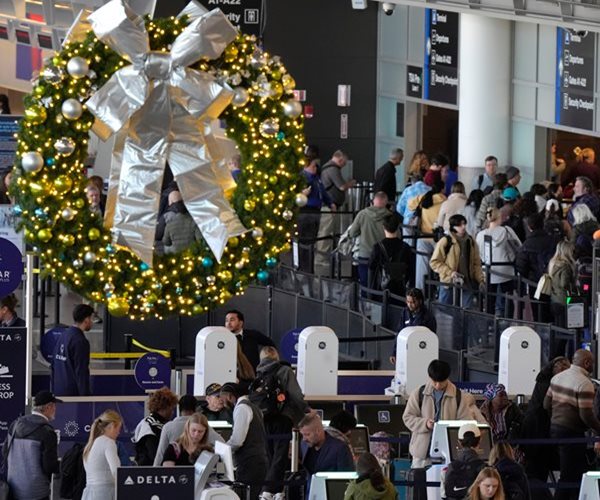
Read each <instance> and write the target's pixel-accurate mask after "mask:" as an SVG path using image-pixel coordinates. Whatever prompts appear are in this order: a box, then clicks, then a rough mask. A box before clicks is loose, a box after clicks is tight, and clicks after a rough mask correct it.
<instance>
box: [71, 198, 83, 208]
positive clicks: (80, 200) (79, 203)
mask: <svg viewBox="0 0 600 500" xmlns="http://www.w3.org/2000/svg"><path fill="white" fill-rule="evenodd" d="M73 204H74V205H75V206H76V207H77V208H83V207H85V200H84V199H83V198H77V199H76V200H75V201H74V202H73Z"/></svg>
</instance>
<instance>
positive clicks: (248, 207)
mask: <svg viewBox="0 0 600 500" xmlns="http://www.w3.org/2000/svg"><path fill="white" fill-rule="evenodd" d="M255 208H256V202H255V201H254V200H244V210H245V211H246V212H252V211H253V210H254V209H255Z"/></svg>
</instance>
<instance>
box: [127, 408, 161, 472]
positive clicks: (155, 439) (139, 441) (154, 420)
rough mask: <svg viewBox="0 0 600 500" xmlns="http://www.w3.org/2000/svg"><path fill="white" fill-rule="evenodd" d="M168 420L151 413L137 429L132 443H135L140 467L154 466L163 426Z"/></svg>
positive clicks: (136, 458) (136, 456) (137, 461)
mask: <svg viewBox="0 0 600 500" xmlns="http://www.w3.org/2000/svg"><path fill="white" fill-rule="evenodd" d="M166 423H167V420H166V419H164V418H162V417H161V416H160V415H159V414H158V413H151V414H150V415H148V416H147V417H146V418H144V419H143V420H142V421H141V422H140V423H139V424H137V426H136V428H135V432H134V434H133V438H131V441H133V442H134V443H135V461H136V463H137V464H138V465H153V464H154V458H155V457H156V452H157V450H158V443H159V441H160V435H161V432H162V428H163V426H164V425H165V424H166Z"/></svg>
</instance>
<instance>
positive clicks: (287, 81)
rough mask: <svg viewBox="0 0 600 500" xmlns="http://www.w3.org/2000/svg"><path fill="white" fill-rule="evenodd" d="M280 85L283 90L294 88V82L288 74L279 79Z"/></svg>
mask: <svg viewBox="0 0 600 500" xmlns="http://www.w3.org/2000/svg"><path fill="white" fill-rule="evenodd" d="M281 83H282V84H283V88H284V89H285V90H292V89H293V88H294V87H295V86H296V81H295V80H294V79H293V78H292V77H291V75H288V74H285V75H283V76H282V77H281Z"/></svg>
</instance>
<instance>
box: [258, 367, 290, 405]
mask: <svg viewBox="0 0 600 500" xmlns="http://www.w3.org/2000/svg"><path fill="white" fill-rule="evenodd" d="M279 368H281V364H279V363H277V365H276V366H275V367H274V368H272V369H271V370H269V371H268V372H261V373H260V374H258V375H257V377H256V378H255V379H254V381H253V382H252V383H251V384H250V387H249V389H248V392H249V394H248V399H249V400H250V401H251V402H252V403H254V404H255V405H256V406H258V408H259V409H260V410H261V411H262V414H263V416H267V415H278V414H279V413H281V410H282V409H283V406H284V405H285V402H286V400H287V394H286V392H285V387H283V385H282V384H281V380H279V377H278V376H277V372H278V371H279Z"/></svg>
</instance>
